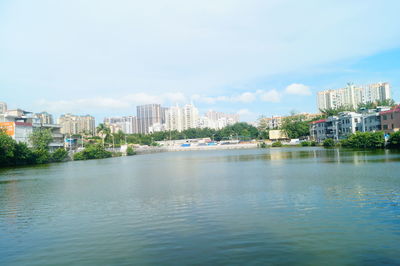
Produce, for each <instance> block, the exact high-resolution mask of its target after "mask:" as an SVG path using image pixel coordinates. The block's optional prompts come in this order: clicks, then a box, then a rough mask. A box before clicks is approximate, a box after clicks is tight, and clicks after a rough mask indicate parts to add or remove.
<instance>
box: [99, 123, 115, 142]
mask: <svg viewBox="0 0 400 266" xmlns="http://www.w3.org/2000/svg"><path fill="white" fill-rule="evenodd" d="M96 132H97V134H98V135H99V136H100V137H101V139H102V141H103V147H104V141H105V139H106V138H107V137H108V136H110V134H111V130H110V128H109V127H107V126H106V125H105V124H103V123H100V124H99V125H98V126H97V127H96Z"/></svg>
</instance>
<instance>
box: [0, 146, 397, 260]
mask: <svg viewBox="0 0 400 266" xmlns="http://www.w3.org/2000/svg"><path fill="white" fill-rule="evenodd" d="M399 159H400V153H398V152H393V151H351V150H338V149H321V148H273V149H272V148H271V149H263V150H261V149H260V150H230V151H199V152H176V153H161V154H149V155H140V156H133V157H122V158H112V159H105V160H95V161H86V162H68V163H61V164H51V165H46V166H40V167H24V168H14V169H13V168H9V169H3V170H1V171H0V260H1V262H2V264H15V265H17V264H18V265H19V264H38V265H44V264H48V265H54V264H91V265H93V264H111V265H120V264H159V263H168V264H232V263H238V264H239V263H240V264H244V263H246V264H247V263H254V264H255V263H258V264H289V263H290V264H307V265H309V264H322V263H324V264H359V265H365V264H371V265H376V264H384V263H387V264H399V263H400V255H399V253H398V243H400V220H399V218H400V208H399V202H400V186H399V185H400V180H399V179H400V176H399V175H398V173H399V170H400V165H399V164H398V161H399Z"/></svg>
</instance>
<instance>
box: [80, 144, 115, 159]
mask: <svg viewBox="0 0 400 266" xmlns="http://www.w3.org/2000/svg"><path fill="white" fill-rule="evenodd" d="M111 156H112V153H111V152H109V151H106V150H105V149H104V146H102V145H100V144H95V145H88V146H87V147H86V148H85V149H84V150H83V151H80V152H77V153H75V154H74V160H91V159H103V158H109V157H111Z"/></svg>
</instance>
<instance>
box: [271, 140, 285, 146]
mask: <svg viewBox="0 0 400 266" xmlns="http://www.w3.org/2000/svg"><path fill="white" fill-rule="evenodd" d="M282 146H283V144H282V142H280V141H276V142H274V143H272V147H282Z"/></svg>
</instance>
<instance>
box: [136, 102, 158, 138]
mask: <svg viewBox="0 0 400 266" xmlns="http://www.w3.org/2000/svg"><path fill="white" fill-rule="evenodd" d="M136 113H137V124H138V133H141V134H147V133H149V128H150V127H151V126H152V125H153V124H156V123H159V124H161V122H162V111H161V105H160V104H145V105H139V106H137V107H136Z"/></svg>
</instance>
